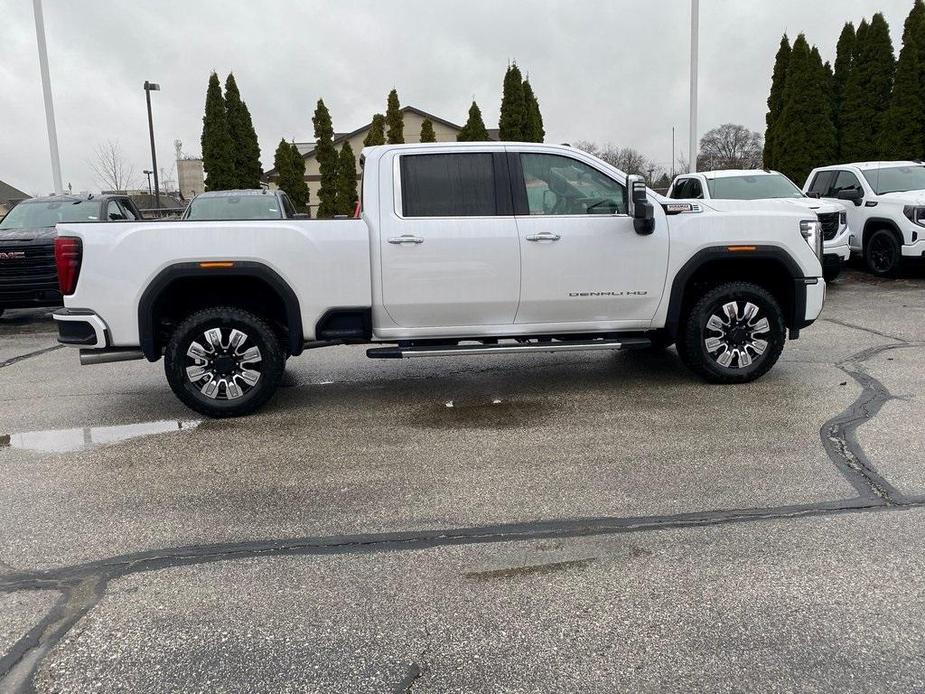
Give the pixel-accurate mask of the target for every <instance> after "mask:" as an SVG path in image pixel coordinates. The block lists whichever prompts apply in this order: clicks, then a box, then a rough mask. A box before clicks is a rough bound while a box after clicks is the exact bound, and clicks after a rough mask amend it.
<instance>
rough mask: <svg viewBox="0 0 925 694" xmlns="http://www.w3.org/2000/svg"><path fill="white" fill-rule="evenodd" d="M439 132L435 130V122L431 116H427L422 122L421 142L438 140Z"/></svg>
mask: <svg viewBox="0 0 925 694" xmlns="http://www.w3.org/2000/svg"><path fill="white" fill-rule="evenodd" d="M436 141H437V133H435V132H434V124H433V123H432V122H431V120H430V118H425V119H424V122H423V123H421V142H436Z"/></svg>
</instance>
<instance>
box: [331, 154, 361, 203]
mask: <svg viewBox="0 0 925 694" xmlns="http://www.w3.org/2000/svg"><path fill="white" fill-rule="evenodd" d="M356 202H357V164H356V157H355V156H354V155H353V147H351V146H350V143H349V142H346V141H345V142H344V146H343V147H341V148H340V156H339V157H338V158H337V199H336V205H337V214H343V215H347V216H348V217H352V216H353V210H354V206H355V205H356Z"/></svg>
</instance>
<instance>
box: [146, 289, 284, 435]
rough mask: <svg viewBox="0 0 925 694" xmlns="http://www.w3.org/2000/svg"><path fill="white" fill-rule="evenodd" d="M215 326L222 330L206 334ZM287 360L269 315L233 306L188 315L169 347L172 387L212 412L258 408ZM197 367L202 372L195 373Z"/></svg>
mask: <svg viewBox="0 0 925 694" xmlns="http://www.w3.org/2000/svg"><path fill="white" fill-rule="evenodd" d="M215 329H218V333H217V334H216V333H211V336H210V335H207V331H211V330H215ZM235 331H237V332H235ZM237 333H243V334H244V338H243V339H241V338H240V336H239V335H238V334H237ZM194 345H198V347H195V346H194ZM254 349H256V350H257V351H256V352H254V351H253V350H254ZM199 355H201V356H199ZM285 363H286V358H285V354H284V352H283V349H282V346H281V345H280V343H279V338H278V337H277V336H276V334H275V333H274V332H273V329H272V328H271V327H270V326H269V325H268V324H267V323H266V321H264V320H263V319H262V318H260V317H259V316H256V315H254V314H253V313H250V312H249V311H244V310H243V309H239V308H233V307H230V306H223V307H216V308H208V309H204V310H202V311H197V312H196V313H194V314H192V315H191V316H189V317H188V318H186V319H185V320H184V321H183V322H181V323H180V324H179V325H178V326H177V327H176V329H175V330H174V332H173V334H172V335H171V336H170V341H169V342H168V343H167V349H166V351H165V353H164V372H165V373H166V375H167V382H168V383H170V388H171V389H172V390H173V392H174V393H175V394H176V396H177V397H178V398H180V400H181V401H182V402H183V403H184V404H185V405H187V407H190V408H191V409H193V410H195V411H196V412H199V413H200V414H204V415H206V416H207V417H240V416H241V415H245V414H250V413H251V412H254V411H255V410H257V409H258V408H259V407H261V406H262V405H263V404H264V403H266V402H267V400H269V399H270V398H271V397H272V396H273V394H274V393H275V392H276V389H277V387H278V386H279V381H280V378H281V377H282V373H283V366H284V365H285ZM188 369H192V371H191V372H188ZM197 369H199V370H201V371H202V375H201V376H199V377H198V378H194V376H195V375H196V374H197V373H198V371H197ZM255 374H257V375H256V377H255ZM213 386H214V392H213Z"/></svg>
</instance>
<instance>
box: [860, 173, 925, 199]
mask: <svg viewBox="0 0 925 694" xmlns="http://www.w3.org/2000/svg"><path fill="white" fill-rule="evenodd" d="M863 173H864V178H866V179H867V182H868V183H870V187H871V188H873V189H874V192H875V193H876V194H877V195H883V194H884V193H903V192H905V191H907V190H925V166H884V167H882V168H879V169H868V170H866V171H864V172H863Z"/></svg>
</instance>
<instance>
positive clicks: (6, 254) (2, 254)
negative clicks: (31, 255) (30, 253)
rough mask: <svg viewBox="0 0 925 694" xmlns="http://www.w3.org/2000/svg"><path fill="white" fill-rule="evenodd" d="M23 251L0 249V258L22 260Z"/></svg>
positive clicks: (24, 255) (24, 254)
mask: <svg viewBox="0 0 925 694" xmlns="http://www.w3.org/2000/svg"><path fill="white" fill-rule="evenodd" d="M25 257H26V252H25V251H0V260H24V259H25Z"/></svg>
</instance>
